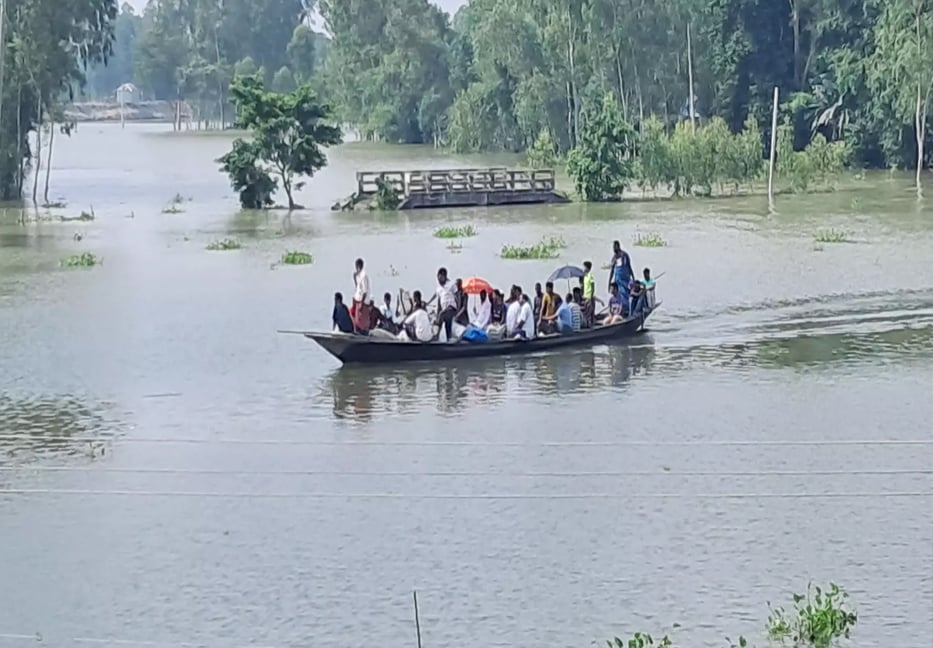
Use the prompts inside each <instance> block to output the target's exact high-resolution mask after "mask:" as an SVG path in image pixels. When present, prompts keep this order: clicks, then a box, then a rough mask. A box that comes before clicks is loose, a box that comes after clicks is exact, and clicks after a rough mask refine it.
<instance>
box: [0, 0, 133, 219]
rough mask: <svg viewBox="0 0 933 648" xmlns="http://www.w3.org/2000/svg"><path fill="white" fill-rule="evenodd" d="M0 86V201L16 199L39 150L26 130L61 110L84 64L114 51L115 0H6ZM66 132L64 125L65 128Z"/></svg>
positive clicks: (76, 85) (79, 80) (79, 79)
mask: <svg viewBox="0 0 933 648" xmlns="http://www.w3.org/2000/svg"><path fill="white" fill-rule="evenodd" d="M4 6H5V10H4V29H3V42H2V43H0V48H2V51H3V53H4V57H3V62H4V67H3V81H4V83H3V85H2V87H0V91H2V93H3V96H2V97H0V108H2V111H3V112H2V121H0V201H11V200H18V199H20V198H21V197H22V194H23V185H24V182H25V180H26V177H27V175H28V172H29V170H30V168H31V167H32V166H33V165H32V162H33V160H34V158H35V157H36V156H38V155H39V154H40V153H41V150H40V149H39V147H34V146H33V145H32V143H31V142H30V137H29V135H30V133H31V132H32V133H36V132H37V131H41V128H42V125H43V122H45V121H46V119H47V118H48V117H50V116H54V115H56V114H57V113H58V112H59V108H60V103H61V101H62V99H63V98H67V97H68V96H69V95H70V94H71V93H72V92H73V91H74V89H76V88H80V87H81V86H82V85H83V84H84V81H85V75H84V70H85V67H86V66H87V65H89V64H92V63H94V62H96V61H100V60H102V59H104V58H106V57H107V56H108V55H109V54H111V53H112V49H113V48H112V45H113V27H114V21H115V20H116V17H117V2H116V0H30V1H28V2H25V1H20V2H6V3H5V5H4ZM65 132H66V133H67V130H66V131H65Z"/></svg>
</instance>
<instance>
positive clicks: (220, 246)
mask: <svg viewBox="0 0 933 648" xmlns="http://www.w3.org/2000/svg"><path fill="white" fill-rule="evenodd" d="M241 247H243V246H242V245H240V242H239V241H237V240H236V239H230V238H225V239H220V240H219V241H211V242H210V243H208V244H207V249H208V250H211V251H213V252H216V251H223V250H239V249H240V248H241Z"/></svg>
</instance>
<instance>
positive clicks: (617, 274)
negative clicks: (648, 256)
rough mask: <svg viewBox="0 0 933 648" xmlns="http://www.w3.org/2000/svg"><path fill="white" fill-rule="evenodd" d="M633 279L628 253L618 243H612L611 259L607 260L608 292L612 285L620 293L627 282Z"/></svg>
mask: <svg viewBox="0 0 933 648" xmlns="http://www.w3.org/2000/svg"><path fill="white" fill-rule="evenodd" d="M634 278H635V273H634V272H633V271H632V258H631V257H630V256H629V254H628V252H626V251H625V250H623V249H622V244H621V243H619V242H618V241H613V242H612V258H611V259H610V260H609V285H610V291H611V290H612V288H611V286H612V284H615V285H616V286H618V287H619V290H620V291H621V290H622V289H623V287H624V286H628V282H629V281H631V280H632V279H634Z"/></svg>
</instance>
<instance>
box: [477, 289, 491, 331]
mask: <svg viewBox="0 0 933 648" xmlns="http://www.w3.org/2000/svg"><path fill="white" fill-rule="evenodd" d="M491 321H492V303H491V302H490V300H489V299H487V295H486V291H485V290H481V291H479V304H478V305H477V306H474V307H473V322H472V324H473V326H475V327H476V328H481V329H483V330H484V331H485V330H486V327H487V326H489V323H490V322H491Z"/></svg>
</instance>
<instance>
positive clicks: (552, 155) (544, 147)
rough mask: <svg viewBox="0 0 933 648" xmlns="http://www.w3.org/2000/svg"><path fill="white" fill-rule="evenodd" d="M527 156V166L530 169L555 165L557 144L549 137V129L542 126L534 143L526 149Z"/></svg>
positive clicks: (557, 157)
mask: <svg viewBox="0 0 933 648" xmlns="http://www.w3.org/2000/svg"><path fill="white" fill-rule="evenodd" d="M527 158H528V166H530V167H531V168H532V169H553V168H554V167H555V166H557V161H558V159H559V156H558V153H557V144H556V143H555V142H554V138H552V137H551V131H550V130H548V129H547V128H544V129H542V130H541V132H540V133H538V137H537V138H536V139H535V141H534V144H532V145H531V148H530V149H528V153H527Z"/></svg>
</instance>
